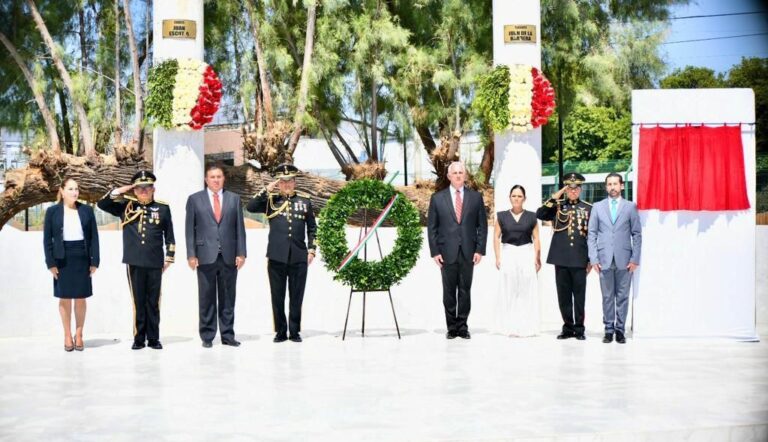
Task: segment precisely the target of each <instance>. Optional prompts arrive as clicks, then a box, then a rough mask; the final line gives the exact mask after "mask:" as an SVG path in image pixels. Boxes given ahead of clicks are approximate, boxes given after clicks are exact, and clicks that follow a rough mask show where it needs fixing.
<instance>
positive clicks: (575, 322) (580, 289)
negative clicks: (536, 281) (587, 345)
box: [555, 266, 587, 336]
mask: <svg viewBox="0 0 768 442" xmlns="http://www.w3.org/2000/svg"><path fill="white" fill-rule="evenodd" d="M555 284H556V285H557V301H558V303H559V304H560V314H561V315H562V316H563V333H565V334H570V335H573V336H577V335H583V334H584V299H585V295H586V290H587V269H586V266H585V267H563V266H555Z"/></svg>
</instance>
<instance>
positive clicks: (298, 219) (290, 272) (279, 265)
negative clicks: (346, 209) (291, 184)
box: [246, 164, 317, 342]
mask: <svg viewBox="0 0 768 442" xmlns="http://www.w3.org/2000/svg"><path fill="white" fill-rule="evenodd" d="M297 172H298V169H296V167H294V166H293V165H285V164H284V165H280V166H278V167H277V171H276V172H275V176H276V177H277V178H280V179H293V178H294V177H295V176H296V173H297ZM246 210H248V211H249V212H254V213H264V214H266V216H267V219H268V220H269V242H268V244H267V258H268V259H269V261H268V264H267V269H268V273H269V285H270V288H271V291H272V316H273V319H274V325H275V333H276V336H275V341H276V342H280V341H284V340H285V339H286V338H287V334H286V333H287V332H290V336H291V340H293V341H301V338H300V335H299V332H300V331H301V304H302V302H303V300H304V287H305V284H306V282H307V255H308V254H312V255H314V254H315V236H316V233H317V223H316V222H315V215H314V213H313V211H312V201H311V200H310V199H309V195H308V194H305V193H302V192H295V193H293V194H292V195H282V194H280V193H276V192H268V191H267V189H266V188H264V189H262V190H261V191H260V192H259V193H257V194H256V195H254V197H253V198H252V199H251V200H250V201H249V202H248V205H247V206H246ZM286 282H287V285H288V292H289V318H288V321H287V322H286V317H285V289H286Z"/></svg>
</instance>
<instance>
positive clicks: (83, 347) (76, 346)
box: [75, 338, 85, 351]
mask: <svg viewBox="0 0 768 442" xmlns="http://www.w3.org/2000/svg"><path fill="white" fill-rule="evenodd" d="M80 339H81V340H82V338H80ZM84 349H85V342H83V343H82V344H80V345H77V344H75V350H77V351H83V350H84Z"/></svg>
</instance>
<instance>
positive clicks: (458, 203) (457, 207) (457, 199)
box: [454, 190, 461, 224]
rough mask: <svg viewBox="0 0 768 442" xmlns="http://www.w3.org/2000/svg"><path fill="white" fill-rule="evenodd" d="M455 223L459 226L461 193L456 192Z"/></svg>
mask: <svg viewBox="0 0 768 442" xmlns="http://www.w3.org/2000/svg"><path fill="white" fill-rule="evenodd" d="M454 205H455V206H456V222H458V223H459V224H461V191H459V190H457V191H456V204H454Z"/></svg>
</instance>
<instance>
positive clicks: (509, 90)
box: [473, 65, 555, 132]
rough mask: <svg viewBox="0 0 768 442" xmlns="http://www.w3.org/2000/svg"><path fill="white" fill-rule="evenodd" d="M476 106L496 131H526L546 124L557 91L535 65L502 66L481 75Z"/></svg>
mask: <svg viewBox="0 0 768 442" xmlns="http://www.w3.org/2000/svg"><path fill="white" fill-rule="evenodd" d="M473 106H474V107H475V108H476V109H477V110H478V111H479V112H480V113H481V114H482V115H483V116H484V118H485V119H486V121H488V122H489V124H490V125H491V128H492V129H493V130H494V131H496V132H501V131H504V130H512V131H514V132H526V131H529V130H531V129H533V128H536V127H539V126H542V125H544V124H547V122H548V121H549V117H550V116H551V115H552V113H553V112H554V111H555V90H554V89H553V88H552V84H551V83H550V82H549V80H547V79H546V77H545V76H544V74H543V73H542V72H541V71H540V70H539V69H537V68H535V67H533V66H530V65H513V66H504V65H501V66H497V67H496V68H495V69H493V70H492V71H491V72H489V73H488V74H486V75H484V76H483V77H481V78H480V82H479V84H478V89H477V95H476V97H475V102H474V103H473Z"/></svg>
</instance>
